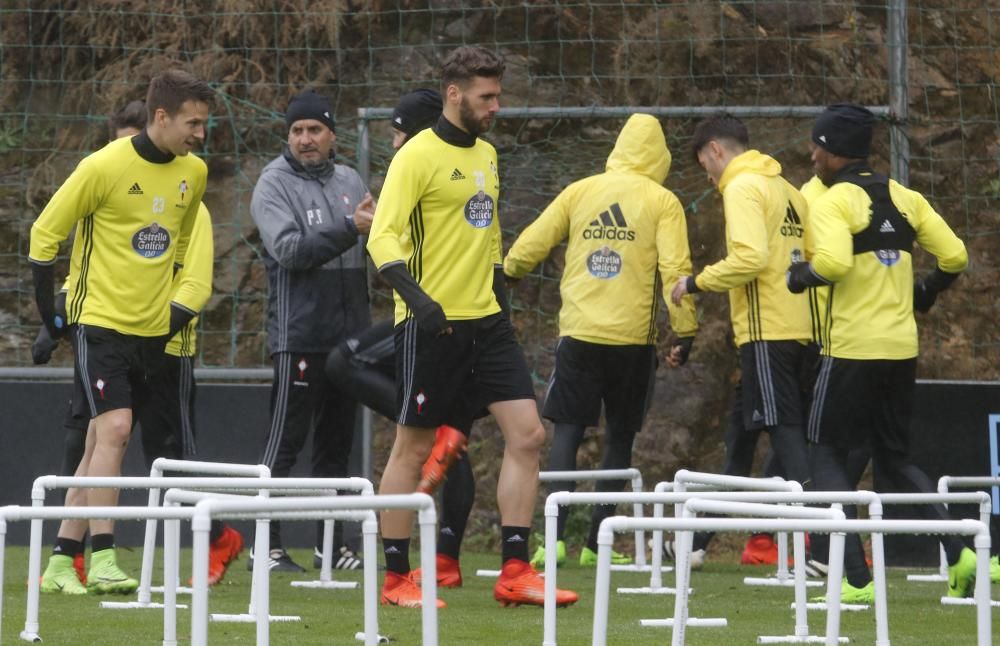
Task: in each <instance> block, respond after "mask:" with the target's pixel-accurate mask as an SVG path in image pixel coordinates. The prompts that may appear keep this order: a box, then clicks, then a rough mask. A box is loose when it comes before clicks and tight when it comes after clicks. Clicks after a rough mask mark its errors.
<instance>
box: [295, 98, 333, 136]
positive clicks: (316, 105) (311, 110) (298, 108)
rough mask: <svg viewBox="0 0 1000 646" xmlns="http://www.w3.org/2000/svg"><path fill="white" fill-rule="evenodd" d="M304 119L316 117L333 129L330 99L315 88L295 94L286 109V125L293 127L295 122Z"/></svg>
mask: <svg viewBox="0 0 1000 646" xmlns="http://www.w3.org/2000/svg"><path fill="white" fill-rule="evenodd" d="M302 119H315V120H316V121H319V122H321V123H323V124H324V125H325V126H326V127H327V128H329V129H330V130H333V129H334V127H333V125H334V124H333V112H332V111H331V110H330V101H329V99H327V98H326V97H325V96H323V95H322V94H318V93H317V92H315V91H313V90H303V91H302V92H299V93H298V94H296V95H295V96H293V97H292V100H291V101H289V102H288V110H286V111H285V125H286V126H287V127H289V128H291V127H292V124H293V123H295V122H296V121H300V120H302Z"/></svg>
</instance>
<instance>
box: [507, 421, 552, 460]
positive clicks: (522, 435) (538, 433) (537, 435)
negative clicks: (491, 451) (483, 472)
mask: <svg viewBox="0 0 1000 646" xmlns="http://www.w3.org/2000/svg"><path fill="white" fill-rule="evenodd" d="M544 444H545V427H543V426H542V425H541V424H537V425H533V426H528V427H525V428H523V429H518V430H517V431H515V432H514V433H510V434H509V436H508V438H507V447H508V449H509V450H511V451H515V452H518V453H525V454H528V455H538V454H539V453H541V451H542V446H543V445H544Z"/></svg>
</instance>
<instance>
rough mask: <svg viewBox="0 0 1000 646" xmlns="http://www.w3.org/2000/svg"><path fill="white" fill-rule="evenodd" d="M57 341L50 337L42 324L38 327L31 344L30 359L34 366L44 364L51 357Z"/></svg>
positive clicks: (57, 343)
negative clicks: (36, 334)
mask: <svg viewBox="0 0 1000 646" xmlns="http://www.w3.org/2000/svg"><path fill="white" fill-rule="evenodd" d="M58 345H59V342H58V341H56V340H55V339H53V338H52V335H50V334H49V329H48V328H47V327H45V326H44V325H43V326H42V327H40V328H38V336H36V337H35V342H34V343H32V344H31V360H32V361H33V362H34V364H35V365H36V366H40V365H42V364H46V363H48V362H49V360H50V359H52V351H53V350H55V349H56V347H58Z"/></svg>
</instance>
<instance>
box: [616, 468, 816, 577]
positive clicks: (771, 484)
mask: <svg viewBox="0 0 1000 646" xmlns="http://www.w3.org/2000/svg"><path fill="white" fill-rule="evenodd" d="M653 490H654V491H657V492H662V491H674V492H684V491H692V490H695V491H705V490H729V491H787V492H792V493H795V492H800V491H802V485H801V484H799V483H798V482H795V481H787V480H782V479H781V478H746V477H743V476H725V475H719V474H717V473H703V472H700V471H688V470H687V469H681V470H679V471H677V473H675V474H674V481H673V482H660V483H657V484H656V486H655V487H654V488H653ZM680 514H681V509H680V507H679V506H675V509H674V515H675V516H680ZM653 517H654V518H662V517H663V506H662V505H655V506H654V507H653ZM651 560H652V566H653V567H652V571H651V574H650V577H649V588H648V590H646V589H642V588H639V589H636V591H635V593H636V594H640V593H645V594H658V593H659V592H658V591H659V590H661V589H662V588H663V578H662V576H661V575H660V572H659V566H660V565H662V563H663V531H662V530H661V531H654V532H653V549H652V557H651ZM743 582H744V583H746V584H748V585H788V586H790V585H794V581H793V580H792V577H791V576H790V575H789V572H788V536H787V535H786V534H784V533H781V534H779V535H778V573H777V575H776V576H775V577H773V578H772V577H744V579H743ZM807 585H808V583H807Z"/></svg>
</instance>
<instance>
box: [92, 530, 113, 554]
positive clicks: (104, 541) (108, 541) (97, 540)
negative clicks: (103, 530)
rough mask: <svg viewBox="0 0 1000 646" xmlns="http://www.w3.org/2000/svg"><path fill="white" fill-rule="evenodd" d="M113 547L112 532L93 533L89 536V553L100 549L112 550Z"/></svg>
mask: <svg viewBox="0 0 1000 646" xmlns="http://www.w3.org/2000/svg"><path fill="white" fill-rule="evenodd" d="M114 548H115V535H114V534H94V535H93V536H91V537H90V553H91V554H93V553H94V552H100V551H101V550H112V549H114Z"/></svg>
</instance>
